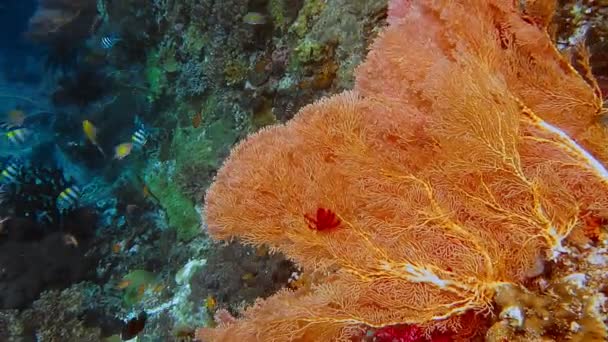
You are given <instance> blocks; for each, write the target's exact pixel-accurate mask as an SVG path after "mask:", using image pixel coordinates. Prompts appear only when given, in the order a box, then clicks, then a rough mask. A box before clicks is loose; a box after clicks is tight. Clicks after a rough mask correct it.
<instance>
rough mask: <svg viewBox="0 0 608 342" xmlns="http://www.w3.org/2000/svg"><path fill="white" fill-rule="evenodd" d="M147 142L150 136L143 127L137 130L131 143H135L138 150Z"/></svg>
mask: <svg viewBox="0 0 608 342" xmlns="http://www.w3.org/2000/svg"><path fill="white" fill-rule="evenodd" d="M147 141H148V134H147V133H146V130H145V129H144V128H143V127H140V128H139V129H137V130H136V131H135V133H133V135H132V136H131V142H132V143H133V146H135V147H138V148H141V147H143V146H144V145H145V144H146V142H147Z"/></svg>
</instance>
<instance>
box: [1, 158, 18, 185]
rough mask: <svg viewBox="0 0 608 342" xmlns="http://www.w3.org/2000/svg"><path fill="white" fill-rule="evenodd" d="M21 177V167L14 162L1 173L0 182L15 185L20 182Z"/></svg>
mask: <svg viewBox="0 0 608 342" xmlns="http://www.w3.org/2000/svg"><path fill="white" fill-rule="evenodd" d="M19 176H21V165H19V164H17V163H15V162H12V163H9V164H8V165H6V167H5V168H4V170H2V172H0V182H2V183H4V184H7V183H15V182H17V181H18V179H19Z"/></svg>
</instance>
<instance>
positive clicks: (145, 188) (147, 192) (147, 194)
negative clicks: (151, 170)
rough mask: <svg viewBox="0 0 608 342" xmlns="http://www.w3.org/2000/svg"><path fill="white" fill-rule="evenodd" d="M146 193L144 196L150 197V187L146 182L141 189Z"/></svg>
mask: <svg viewBox="0 0 608 342" xmlns="http://www.w3.org/2000/svg"><path fill="white" fill-rule="evenodd" d="M141 192H142V193H143V195H144V198H148V197H150V189H148V186H147V185H145V184H144V187H143V188H142V191H141Z"/></svg>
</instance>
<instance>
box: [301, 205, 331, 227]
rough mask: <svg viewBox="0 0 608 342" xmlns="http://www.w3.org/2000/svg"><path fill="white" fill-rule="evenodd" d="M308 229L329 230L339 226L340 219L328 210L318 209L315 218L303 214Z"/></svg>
mask: <svg viewBox="0 0 608 342" xmlns="http://www.w3.org/2000/svg"><path fill="white" fill-rule="evenodd" d="M304 218H305V219H306V221H307V222H308V227H309V228H310V229H312V230H318V231H322V230H330V229H334V228H337V227H338V226H339V225H340V219H339V218H338V217H337V216H336V214H335V213H334V212H333V211H331V210H330V209H325V208H318V209H317V215H316V217H313V216H310V215H308V214H304Z"/></svg>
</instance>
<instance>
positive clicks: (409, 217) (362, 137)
mask: <svg viewBox="0 0 608 342" xmlns="http://www.w3.org/2000/svg"><path fill="white" fill-rule="evenodd" d="M550 3H551V1H548V0H547V1H533V2H530V4H531V6H534V8H531V7H528V8H524V9H523V10H520V9H519V8H518V7H517V6H516V4H515V2H514V1H507V0H491V1H477V0H463V1H457V2H456V1H450V0H437V1H431V0H420V1H409V0H391V1H390V4H389V17H388V22H389V27H388V28H387V29H386V30H385V31H384V33H382V34H381V35H380V37H379V38H378V39H377V40H376V42H375V43H374V44H373V46H372V48H371V51H370V53H369V55H368V56H367V59H366V61H365V62H364V63H363V64H362V65H361V66H360V67H359V69H358V70H357V75H356V76H357V79H356V85H355V88H354V90H352V91H348V92H345V93H342V94H340V95H336V96H333V97H331V98H328V99H324V100H321V101H319V102H317V103H314V104H312V105H309V106H307V107H305V108H303V109H302V110H301V111H300V112H299V113H298V115H296V117H295V118H294V119H292V120H291V121H290V122H288V123H287V124H285V125H277V126H274V127H270V128H266V129H263V130H262V131H260V132H259V133H257V134H254V135H252V136H250V137H249V138H248V139H246V140H245V141H243V142H241V143H240V144H239V145H238V146H237V147H236V148H235V149H234V150H233V151H232V154H231V156H230V157H229V158H228V160H227V162H226V163H225V164H224V166H223V167H222V168H221V170H220V172H219V173H218V175H217V178H216V181H215V183H214V184H213V185H212V186H211V188H210V189H209V191H208V193H207V196H206V208H205V211H206V215H207V223H208V228H209V232H210V234H211V235H212V236H213V237H214V238H215V239H230V238H233V237H239V238H240V239H242V241H244V242H245V243H249V244H253V245H262V244H268V245H270V247H271V248H272V249H274V250H279V251H281V252H283V253H285V254H286V255H287V256H288V257H289V258H291V259H292V260H294V261H295V262H296V263H297V264H299V265H300V266H301V267H302V268H303V269H304V272H305V273H307V274H308V275H309V276H310V277H311V279H312V281H313V284H314V285H313V286H312V287H303V288H299V289H297V290H295V291H289V290H283V291H280V292H279V293H277V294H275V295H274V296H272V297H270V298H268V299H266V300H263V301H262V300H260V301H258V302H257V303H256V304H255V305H254V306H253V307H251V308H248V309H246V310H245V311H244V312H243V313H242V318H241V319H240V320H237V321H236V322H231V323H229V324H224V325H220V326H219V327H217V328H215V329H209V328H202V329H199V330H198V332H197V336H198V338H200V339H202V340H204V341H255V340H258V341H288V340H292V341H330V340H340V341H346V340H358V339H363V338H365V336H366V335H367V336H368V338H369V337H371V338H374V339H376V340H391V338H392V340H399V341H425V340H435V341H438V340H471V339H473V338H474V337H481V338H483V337H484V336H485V338H486V339H487V340H489V341H540V340H543V341H547V340H564V339H572V340H578V341H602V340H605V339H606V338H607V335H606V329H605V324H604V322H605V314H606V312H605V305H604V300H605V297H604V295H603V293H602V285H601V284H602V283H605V274H606V272H605V271H606V270H607V268H608V265H607V264H606V260H608V259H606V255H605V254H606V253H605V251H606V249H605V246H604V245H605V244H606V238H607V237H606V235H605V234H604V233H601V232H600V233H599V236H595V237H594V239H590V238H588V237H587V236H585V231H586V229H587V227H585V222H588V220H585V219H583V218H582V215H583V213H589V212H592V213H594V215H595V216H596V217H598V219H597V220H595V221H597V222H599V221H601V220H605V219H606V217H607V215H608V211H607V209H606V208H608V206H607V205H608V196H607V194H608V192H607V190H608V171H607V170H606V168H605V165H606V162H608V150H607V149H606V146H608V132H607V130H606V128H605V126H603V125H602V123H601V121H600V120H599V119H600V116H601V114H602V110H603V109H602V100H601V94H600V91H599V88H598V87H597V84H596V82H595V81H594V79H593V77H591V76H590V73H586V74H585V75H583V76H581V75H580V74H579V73H578V72H577V71H576V70H575V69H574V68H573V67H572V66H571V65H570V64H569V63H568V61H567V60H566V59H565V57H564V56H563V55H561V54H560V53H559V52H558V51H557V50H556V49H555V47H554V46H553V44H552V42H551V40H550V38H549V35H548V34H547V32H546V25H547V23H548V22H550V18H551V15H552V13H551V10H550V8H552V6H549V5H550ZM545 5H546V6H545ZM471 18H475V20H471ZM584 67H585V64H584V63H583V69H585V68H584ZM584 71H588V70H584ZM319 203H323V207H322V208H321V207H320V206H319ZM314 212H317V217H316V218H315V217H311V216H309V215H310V214H309V213H314ZM334 214H335V217H334V216H333V215H334ZM585 215H586V214H585ZM319 216H320V217H319ZM329 216H331V217H329ZM338 218H339V219H338ZM319 222H321V226H319ZM323 222H324V223H323ZM337 225H339V227H338V228H337V229H328V230H325V231H323V232H320V230H322V229H321V228H336V227H334V226H337ZM319 227H320V228H319ZM311 228H312V229H311ZM315 228H316V229H315ZM587 230H588V229H587ZM594 240H595V241H596V242H594ZM576 260H578V261H576ZM574 261H576V262H574ZM569 272H571V273H569ZM574 272H578V273H574ZM582 289H584V290H582ZM391 326H394V328H389V327H391ZM418 331H422V332H423V333H421V334H418V333H417V332H418ZM387 336H388V337H387Z"/></svg>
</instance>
